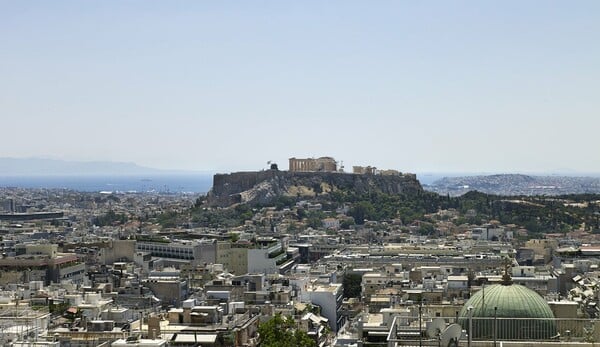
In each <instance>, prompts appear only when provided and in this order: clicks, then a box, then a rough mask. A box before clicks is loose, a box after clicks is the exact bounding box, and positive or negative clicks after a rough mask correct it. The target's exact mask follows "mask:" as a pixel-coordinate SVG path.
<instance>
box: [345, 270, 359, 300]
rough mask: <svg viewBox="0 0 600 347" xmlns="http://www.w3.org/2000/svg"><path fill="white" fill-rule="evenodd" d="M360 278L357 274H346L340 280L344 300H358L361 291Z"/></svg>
mask: <svg viewBox="0 0 600 347" xmlns="http://www.w3.org/2000/svg"><path fill="white" fill-rule="evenodd" d="M361 283H362V276H361V275H359V274H350V273H347V274H345V275H344V279H343V280H342V286H343V288H344V297H345V298H360V294H361V291H362V287H361Z"/></svg>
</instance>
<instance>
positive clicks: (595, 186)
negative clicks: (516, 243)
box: [425, 174, 600, 196]
mask: <svg viewBox="0 0 600 347" xmlns="http://www.w3.org/2000/svg"><path fill="white" fill-rule="evenodd" d="M425 189H426V190H428V191H432V192H436V193H438V194H442V195H446V194H449V195H450V196H459V195H462V194H464V193H466V192H469V191H474V190H476V191H479V192H483V193H487V194H495V195H529V196H534V195H552V196H554V195H563V194H590V193H592V194H597V193H600V178H595V177H569V176H529V175H519V174H501V175H489V176H464V177H445V178H442V179H441V180H438V181H436V182H434V183H432V184H431V185H428V186H426V187H425Z"/></svg>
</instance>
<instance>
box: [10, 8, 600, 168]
mask: <svg viewBox="0 0 600 347" xmlns="http://www.w3.org/2000/svg"><path fill="white" fill-rule="evenodd" d="M0 9H1V11H0V39H1V41H2V45H0V75H1V76H2V79H0V114H1V115H2V117H1V120H2V128H3V130H4V131H3V133H2V135H3V143H4V145H3V146H1V147H0V157H16V158H25V157H43V158H53V159H61V160H68V161H116V162H135V163H136V164H138V165H140V166H144V167H151V168H157V169H169V170H187V171H189V170H198V171H221V172H222V171H238V170H252V169H260V168H264V167H266V162H267V161H274V162H277V163H278V164H279V166H280V168H282V169H287V159H288V158H289V157H299V158H301V157H313V156H314V157H319V156H333V157H334V158H336V159H337V160H338V161H343V162H344V165H345V166H346V168H347V170H348V169H351V166H352V165H372V166H376V167H379V168H393V169H398V170H400V171H405V172H505V173H519V172H525V173H527V172H560V171H573V172H581V173H591V172H600V162H599V161H597V160H594V158H595V154H596V153H595V152H596V149H597V144H596V136H597V135H596V132H597V130H596V129H598V128H599V126H600V117H598V116H597V110H598V109H600V107H599V106H600V95H599V94H600V88H598V86H597V84H598V82H597V81H599V80H600V46H599V45H598V44H597V42H599V41H600V21H598V18H599V15H600V3H599V2H597V1H576V2H569V3H566V2H553V1H548V2H544V3H543V6H542V4H541V3H535V2H520V1H502V2H496V3H493V2H467V1H455V2H446V3H444V2H439V3H419V2H417V3H411V2H391V1H390V2H388V1H382V2H376V3H373V2H366V1H363V2H361V1H332V2H327V3H322V2H312V1H309V2H302V3H281V2H275V1H261V2H249V3H221V2H216V3H211V2H180V1H171V2H147V1H128V2H120V1H103V2H95V3H90V2H78V1H53V2H42V1H37V2H36V1H32V2H19V1H5V2H1V3H0Z"/></svg>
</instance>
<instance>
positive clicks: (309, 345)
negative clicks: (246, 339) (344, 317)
mask: <svg viewBox="0 0 600 347" xmlns="http://www.w3.org/2000/svg"><path fill="white" fill-rule="evenodd" d="M258 334H259V335H260V339H261V342H260V346H261V347H316V346H317V344H316V343H315V341H314V340H312V339H311V338H310V337H309V336H308V334H307V333H306V332H304V331H302V330H298V329H297V326H296V322H295V321H294V319H292V318H291V317H284V316H282V315H281V314H280V313H278V314H276V315H275V316H273V318H271V319H269V320H268V321H266V322H264V323H262V324H260V325H259V326H258Z"/></svg>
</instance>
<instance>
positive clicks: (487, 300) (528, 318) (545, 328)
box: [459, 284, 556, 340]
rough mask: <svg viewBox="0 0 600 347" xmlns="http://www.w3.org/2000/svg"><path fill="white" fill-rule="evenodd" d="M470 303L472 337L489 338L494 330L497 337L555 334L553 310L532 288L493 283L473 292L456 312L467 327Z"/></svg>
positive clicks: (513, 337) (535, 337)
mask: <svg viewBox="0 0 600 347" xmlns="http://www.w3.org/2000/svg"><path fill="white" fill-rule="evenodd" d="M470 306H472V307H473V316H472V317H473V322H472V324H473V338H489V339H492V338H493V337H494V330H496V334H495V335H496V337H497V338H498V339H507V340H514V339H518V340H520V339H547V338H550V337H552V336H554V335H555V334H556V325H555V322H554V314H553V313H552V310H551V309H550V306H548V303H547V302H546V301H545V300H544V299H543V298H542V297H541V296H540V295H539V294H537V293H536V292H534V291H533V290H531V289H528V288H527V287H524V286H521V285H518V284H510V285H507V284H494V285H491V286H489V287H485V288H483V289H482V290H480V291H478V292H477V293H475V294H473V296H472V297H471V299H469V301H467V303H466V304H465V306H464V307H463V308H462V310H461V311H460V313H459V323H460V324H461V325H462V327H463V328H465V329H467V330H468V329H469V327H468V318H469V311H468V308H469V307H470ZM494 308H496V309H494ZM494 317H496V318H497V319H494ZM494 328H495V329H494Z"/></svg>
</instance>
